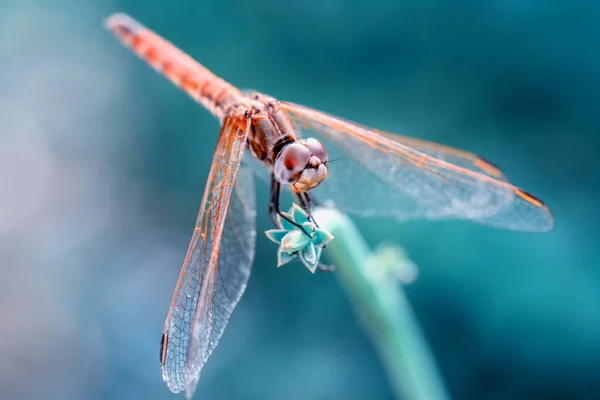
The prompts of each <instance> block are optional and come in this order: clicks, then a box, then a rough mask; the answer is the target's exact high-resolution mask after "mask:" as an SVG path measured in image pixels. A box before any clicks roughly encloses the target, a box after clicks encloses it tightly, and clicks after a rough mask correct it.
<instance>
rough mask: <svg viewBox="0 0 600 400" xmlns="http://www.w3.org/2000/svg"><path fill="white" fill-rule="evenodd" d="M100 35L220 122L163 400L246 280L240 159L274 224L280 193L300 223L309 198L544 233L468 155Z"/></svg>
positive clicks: (220, 325)
mask: <svg viewBox="0 0 600 400" xmlns="http://www.w3.org/2000/svg"><path fill="white" fill-rule="evenodd" d="M106 25H107V27H108V29H110V30H111V31H112V32H113V33H114V34H115V35H116V37H117V38H118V39H119V40H120V41H121V42H122V43H123V44H125V45H126V46H128V47H130V48H131V49H132V50H133V51H134V52H135V53H136V54H137V55H138V56H139V57H140V58H142V59H143V60H145V61H146V62H147V63H148V64H150V65H151V66H152V67H153V68H154V69H155V70H157V71H158V72H159V73H161V74H162V75H164V76H165V77H167V78H168V79H169V80H170V81H172V82H173V83H174V84H175V85H177V86H178V87H180V88H181V89H183V90H184V91H185V92H186V93H187V94H188V95H190V96H191V97H192V98H193V99H194V100H195V101H197V102H198V103H200V104H201V105H202V106H204V107H205V108H206V109H207V110H209V111H210V112H211V113H212V114H213V115H214V116H216V117H217V118H218V119H219V120H220V121H221V132H220V134H219V137H218V139H217V146H216V150H215V152H214V156H213V160H212V165H211V169H210V172H209V176H208V180H207V183H206V188H205V191H204V196H203V199H202V203H201V205H200V212H199V214H198V219H197V222H196V227H195V229H194V232H193V235H192V239H191V243H190V246H189V249H188V252H187V255H186V257H185V260H184V263H183V267H182V270H181V274H180V276H179V280H178V282H177V286H176V288H175V293H174V294H173V299H172V301H171V306H170V309H169V313H168V316H167V319H166V321H165V325H164V331H163V336H162V342H161V350H160V363H161V368H162V375H163V379H164V380H165V382H166V383H167V385H168V387H169V389H171V390H172V391H173V392H176V393H177V392H180V391H182V390H184V389H187V390H188V395H190V394H191V393H193V391H194V389H195V387H196V385H197V383H198V378H199V376H200V370H201V369H202V367H203V365H204V363H205V362H206V360H207V359H208V357H209V356H210V354H211V353H212V351H213V350H214V348H215V346H216V344H217V342H218V340H219V339H220V337H221V335H222V333H223V330H224V329H225V325H226V324H227V322H228V320H229V317H230V316H231V313H232V312H233V309H234V308H235V306H236V305H237V303H238V301H239V299H240V297H241V296H242V294H243V292H244V289H245V287H246V283H247V281H248V278H249V275H250V269H251V265H252V261H253V258H254V244H255V237H256V231H255V217H256V207H255V200H254V188H253V178H252V174H250V173H249V172H247V170H246V169H244V168H240V165H241V162H242V156H243V154H244V151H245V149H249V150H250V153H251V156H252V158H253V159H254V160H255V161H256V160H258V161H260V163H261V164H262V165H263V166H264V167H265V168H264V171H266V172H267V173H269V174H270V178H271V195H272V196H271V203H270V207H269V211H270V214H271V216H274V215H276V214H281V213H280V212H279V192H280V188H281V187H282V186H289V187H290V188H291V190H292V192H293V193H294V195H295V196H296V198H297V199H298V201H299V202H300V204H301V206H302V207H303V208H305V210H306V211H307V212H308V214H309V215H310V207H311V201H312V199H311V194H312V193H313V192H314V193H316V194H317V196H318V197H319V198H326V199H331V200H332V201H333V204H334V205H335V206H336V207H339V208H341V209H342V210H344V211H347V212H351V213H356V214H359V215H364V216H370V215H384V216H385V215H387V216H393V217H395V218H396V219H398V220H407V219H429V220H440V219H467V220H473V221H476V222H480V223H484V224H488V225H492V226H495V227H499V228H504V229H511V230H522V231H547V230H550V229H551V228H552V226H553V218H552V215H551V213H550V211H549V209H548V208H547V207H546V206H545V205H544V204H543V203H542V202H541V201H540V200H539V199H537V198H536V197H534V196H533V195H531V194H529V193H527V192H526V191H524V190H522V189H519V188H518V187H516V186H513V185H512V184H510V183H509V181H508V179H507V178H506V176H505V175H504V174H503V173H502V171H501V170H500V169H498V168H497V167H496V166H495V165H493V164H491V163H490V162H488V161H486V160H484V159H483V158H481V157H478V156H477V155H474V154H472V153H468V152H465V151H461V150H456V149H453V148H450V147H446V146H443V145H439V144H434V143H430V142H426V141H423V140H419V139H413V138H408V137H405V136H400V135H395V134H390V133H386V132H381V131H377V130H373V129H370V128H366V127H363V126H360V125H358V124H355V123H353V122H348V121H345V120H342V119H340V118H337V117H334V116H331V115H328V114H325V113H323V112H320V111H317V110H313V109H310V108H307V107H304V106H300V105H297V104H293V103H289V102H282V101H278V100H276V99H274V98H272V97H269V96H266V95H263V94H260V93H252V92H251V93H244V92H242V91H240V90H239V89H237V88H235V87H234V86H232V85H230V84H229V83H227V82H225V81H224V80H222V79H221V78H219V77H217V76H215V75H214V74H213V73H211V72H210V71H209V70H208V69H206V68H205V67H203V66H202V65H200V64H199V63H198V62H196V61H195V60H193V59H192V58H191V57H189V56H188V55H186V54H185V53H183V52H182V51H181V50H179V49H177V48H176V47H175V46H173V45H172V44H171V43H169V42H168V41H166V40H165V39H163V38H161V37H160V36H158V35H157V34H155V33H154V32H152V31H150V30H149V29H147V28H145V27H144V26H142V25H141V24H140V23H138V22H136V21H135V20H133V19H132V18H130V17H128V16H126V15H124V14H115V15H113V16H112V17H110V18H109V19H108V20H107V23H106ZM332 158H338V159H339V161H338V163H336V164H335V167H336V168H331V167H332V166H330V165H329V160H330V159H332ZM240 175H243V176H240ZM358 183H360V185H358ZM359 186H360V187H361V188H362V189H360V190H357V189H356V188H357V187H359ZM273 219H274V221H276V219H275V218H273Z"/></svg>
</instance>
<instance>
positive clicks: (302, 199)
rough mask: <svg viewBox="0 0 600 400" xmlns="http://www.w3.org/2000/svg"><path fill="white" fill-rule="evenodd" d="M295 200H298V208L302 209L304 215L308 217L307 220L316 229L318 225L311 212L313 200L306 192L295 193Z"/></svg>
mask: <svg viewBox="0 0 600 400" xmlns="http://www.w3.org/2000/svg"><path fill="white" fill-rule="evenodd" d="M296 199H297V200H298V203H300V207H302V208H303V209H304V211H306V214H307V215H308V220H309V221H312V222H313V223H314V224H315V225H316V226H317V228H318V227H319V224H317V221H315V219H314V217H313V215H312V211H311V209H312V204H313V199H312V197H311V195H309V194H308V193H306V192H304V193H296Z"/></svg>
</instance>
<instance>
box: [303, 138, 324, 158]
mask: <svg viewBox="0 0 600 400" xmlns="http://www.w3.org/2000/svg"><path fill="white" fill-rule="evenodd" d="M304 144H305V145H306V147H308V150H310V154H311V155H312V156H315V157H317V158H318V159H319V160H320V161H321V162H323V163H326V162H327V150H325V146H323V144H322V143H321V142H319V141H318V140H317V139H315V138H308V139H306V141H305V142H304Z"/></svg>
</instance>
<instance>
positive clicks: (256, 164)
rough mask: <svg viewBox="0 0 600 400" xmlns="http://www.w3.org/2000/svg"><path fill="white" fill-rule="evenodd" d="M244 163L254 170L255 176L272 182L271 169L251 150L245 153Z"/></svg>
mask: <svg viewBox="0 0 600 400" xmlns="http://www.w3.org/2000/svg"><path fill="white" fill-rule="evenodd" d="M242 165H244V166H245V167H246V168H247V169H249V170H250V171H252V173H253V174H254V176H256V177H257V178H258V179H260V180H261V181H263V182H264V183H266V184H267V185H269V184H270V183H271V171H269V169H268V168H267V167H266V166H265V164H264V163H263V162H261V161H258V160H257V159H256V158H255V157H254V156H253V155H252V154H250V152H248V153H245V154H244V159H243V160H242Z"/></svg>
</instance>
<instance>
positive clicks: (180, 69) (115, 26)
mask: <svg viewBox="0 0 600 400" xmlns="http://www.w3.org/2000/svg"><path fill="white" fill-rule="evenodd" d="M106 26H107V27H108V29H110V30H111V31H112V32H113V34H114V35H115V36H116V37H117V38H118V39H119V41H120V42H121V43H123V45H125V46H126V47H130V48H131V49H132V50H133V51H134V52H135V53H136V54H137V56H138V57H140V58H141V59H142V60H144V61H146V62H147V63H148V64H149V65H150V66H151V67H152V68H154V69H155V70H156V71H158V72H159V73H160V74H162V75H164V76H165V77H166V78H167V79H169V80H170V81H171V82H173V83H174V84H175V85H177V86H178V87H179V88H181V89H183V90H184V91H185V92H187V94H188V95H190V96H191V97H192V98H193V99H194V100H196V101H197V102H198V103H200V104H201V105H202V106H204V107H205V108H206V109H208V110H209V111H210V112H211V113H212V114H213V115H214V116H216V117H217V118H219V119H223V117H224V116H225V114H226V110H227V108H228V106H230V105H231V104H233V103H235V102H238V101H240V99H241V98H242V97H243V96H242V94H241V92H240V91H239V90H238V89H237V88H236V87H234V86H232V85H230V84H229V83H227V82H225V81H224V80H223V79H221V78H219V77H218V76H216V75H215V74H213V73H212V72H210V71H209V70H208V69H207V68H206V67H204V66H203V65H201V64H200V63H198V62H197V61H195V60H194V59H192V58H191V57H189V56H188V55H186V54H185V53H183V52H182V51H181V50H179V49H178V48H176V47H175V46H173V45H172V44H171V43H170V42H168V41H166V40H165V39H163V38H161V37H159V36H158V35H156V34H155V33H153V32H152V31H150V30H149V29H147V28H146V27H144V26H143V25H142V24H140V23H139V22H137V21H136V20H134V19H133V18H131V17H129V16H127V15H125V14H114V15H113V16H111V17H110V18H108V19H107V20H106Z"/></svg>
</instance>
